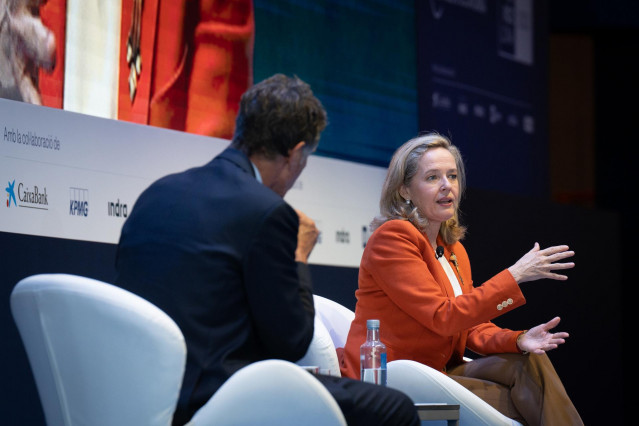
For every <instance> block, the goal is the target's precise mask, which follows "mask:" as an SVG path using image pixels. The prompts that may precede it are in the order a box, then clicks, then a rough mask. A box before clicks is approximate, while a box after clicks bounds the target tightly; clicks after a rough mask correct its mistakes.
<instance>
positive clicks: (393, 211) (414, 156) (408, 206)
mask: <svg viewBox="0 0 639 426" xmlns="http://www.w3.org/2000/svg"><path fill="white" fill-rule="evenodd" d="M433 148H445V149H447V150H448V151H449V152H450V153H451V154H452V155H453V157H454V158H455V164H456V166H457V179H458V182H459V197H458V199H457V202H456V205H455V214H454V215H453V217H451V218H450V219H448V220H447V221H446V222H444V223H442V225H441V227H440V229H439V233H440V235H441V236H442V239H443V240H444V242H445V243H446V244H453V243H455V242H457V241H459V240H461V239H462V238H463V237H464V234H465V233H466V228H465V227H463V226H461V224H460V223H459V217H458V212H459V200H460V199H461V195H462V193H463V192H464V188H465V184H466V173H465V171H464V163H463V161H462V157H461V153H460V152H459V149H457V147H456V146H455V145H453V144H452V143H451V142H450V140H449V139H448V138H446V137H445V136H442V135H440V134H439V133H426V134H422V135H420V136H417V137H416V138H413V139H411V140H409V141H408V142H406V143H404V144H403V145H402V146H400V147H399V148H397V150H396V151H395V154H393V158H392V159H391V161H390V165H389V166H388V172H387V174H386V180H385V181H384V186H383V187H382V195H381V198H380V201H379V210H380V215H379V216H377V217H376V218H375V219H373V221H372V222H371V230H374V229H376V228H378V227H379V226H380V225H381V224H383V223H384V222H386V221H389V220H391V219H400V220H408V221H409V222H411V223H412V224H413V225H415V227H416V228H417V229H419V230H420V231H421V232H425V230H426V226H427V225H428V219H426V217H424V216H422V215H421V214H420V213H419V212H418V211H417V208H416V207H415V206H414V205H413V203H410V202H408V203H407V202H406V199H404V197H402V196H401V194H400V192H399V191H400V188H402V186H405V187H408V186H409V185H410V183H411V181H412V180H413V177H415V174H416V173H417V170H418V163H419V159H420V158H421V157H422V155H424V153H425V152H426V151H428V150H429V149H433Z"/></svg>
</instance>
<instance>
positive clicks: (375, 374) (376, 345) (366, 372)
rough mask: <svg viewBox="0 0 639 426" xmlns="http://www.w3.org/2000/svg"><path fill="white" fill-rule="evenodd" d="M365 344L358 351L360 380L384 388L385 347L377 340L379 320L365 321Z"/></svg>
mask: <svg viewBox="0 0 639 426" xmlns="http://www.w3.org/2000/svg"><path fill="white" fill-rule="evenodd" d="M366 328H367V330H366V342H364V344H363V345H362V346H361V347H360V349H359V364H360V379H361V380H362V381H364V382H368V383H374V384H376V385H382V386H386V345H384V344H383V343H382V342H381V341H380V340H379V320H377V319H369V320H368V321H366Z"/></svg>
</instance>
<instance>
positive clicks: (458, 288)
mask: <svg viewBox="0 0 639 426" xmlns="http://www.w3.org/2000/svg"><path fill="white" fill-rule="evenodd" d="M439 263H441V265H442V268H444V272H446V276H447V277H448V281H450V285H451V286H452V287H453V291H454V292H455V297H457V296H459V295H460V294H462V289H461V286H460V285H459V281H458V280H457V275H455V272H453V268H451V267H450V263H449V262H448V260H447V259H446V258H445V257H444V256H439Z"/></svg>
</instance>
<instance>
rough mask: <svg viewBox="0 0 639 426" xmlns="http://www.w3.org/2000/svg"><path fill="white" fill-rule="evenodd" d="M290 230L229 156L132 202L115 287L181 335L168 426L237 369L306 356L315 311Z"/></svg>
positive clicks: (287, 211)
mask: <svg viewBox="0 0 639 426" xmlns="http://www.w3.org/2000/svg"><path fill="white" fill-rule="evenodd" d="M298 225H299V223H298V217H297V214H296V213H295V211H294V210H293V209H292V208H291V207H290V206H289V205H288V204H287V203H286V202H285V201H284V200H283V199H282V197H280V196H279V195H277V194H276V193H275V192H273V191H272V190H270V189H269V188H267V187H265V186H264V185H262V184H261V183H259V182H258V181H257V180H256V178H255V176H254V172H253V169H252V166H251V163H250V161H249V159H248V158H247V157H246V156H245V155H244V154H243V153H241V152H240V151H238V150H235V149H232V148H228V149H226V150H225V151H224V152H222V153H221V154H220V155H219V156H217V157H216V158H215V159H213V160H212V161H211V162H209V163H208V164H206V165H204V166H202V167H196V168H193V169H190V170H187V171H184V172H182V173H177V174H173V175H169V176H166V177H164V178H161V179H159V180H158V181H156V182H155V183H153V184H152V185H151V186H150V187H149V188H148V189H146V190H145V191H144V192H143V193H142V194H141V195H140V197H139V198H138V200H137V201H136V203H135V206H134V208H133V210H132V212H131V214H130V216H129V218H128V219H127V221H126V222H125V224H124V226H123V228H122V234H121V237H120V242H119V245H118V252H117V260H116V268H117V279H116V284H117V285H119V286H121V287H123V288H125V289H128V290H130V291H132V292H134V293H136V294H138V295H140V296H142V297H144V298H145V299H147V300H149V301H150V302H152V303H154V304H155V305H157V306H158V307H160V308H161V309H162V310H164V311H165V312H166V313H167V314H168V315H169V316H170V317H171V318H173V320H174V321H175V322H176V323H177V324H178V326H179V327H180V329H181V330H182V333H183V334H184V336H185V339H186V344H187V351H188V355H187V364H186V372H185V376H184V382H183V387H182V391H181V394H180V399H179V403H178V407H177V410H176V414H175V416H174V423H175V424H184V423H185V422H186V421H188V420H189V419H190V417H191V416H192V415H193V413H194V412H195V411H196V410H197V409H198V408H200V407H201V406H202V405H203V404H204V403H206V401H207V400H208V399H209V398H210V397H211V396H212V395H213V393H214V392H215V391H216V390H217V389H218V388H219V387H220V386H221V385H222V383H224V381H225V380H226V379H228V378H229V377H230V376H231V375H232V374H233V373H234V372H235V371H237V370H238V369H239V368H241V367H243V366H245V365H247V364H250V363H252V362H255V361H259V360H263V359H268V358H280V359H285V360H289V361H296V360H298V359H299V358H301V357H302V356H304V354H305V353H306V350H307V348H308V346H309V343H310V341H311V339H312V336H313V317H314V309H313V302H312V295H311V290H310V280H308V276H307V274H308V271H307V269H306V268H305V267H301V264H297V263H296V262H295V248H296V245H297V232H298ZM303 274H306V277H303V276H301V275H303Z"/></svg>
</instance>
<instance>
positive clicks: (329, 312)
mask: <svg viewBox="0 0 639 426" xmlns="http://www.w3.org/2000/svg"><path fill="white" fill-rule="evenodd" d="M313 301H314V303H315V312H316V315H318V316H319V317H320V319H321V320H322V323H324V326H325V327H326V329H327V330H328V332H329V334H330V336H331V339H332V340H333V344H334V345H335V348H343V347H344V345H345V344H346V338H347V337H348V331H349V330H350V328H351V322H353V319H354V318H355V312H353V311H351V310H350V309H348V308H347V307H345V306H343V305H340V304H339V303H337V302H335V301H333V300H330V299H327V298H326V297H322V296H318V295H313Z"/></svg>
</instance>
